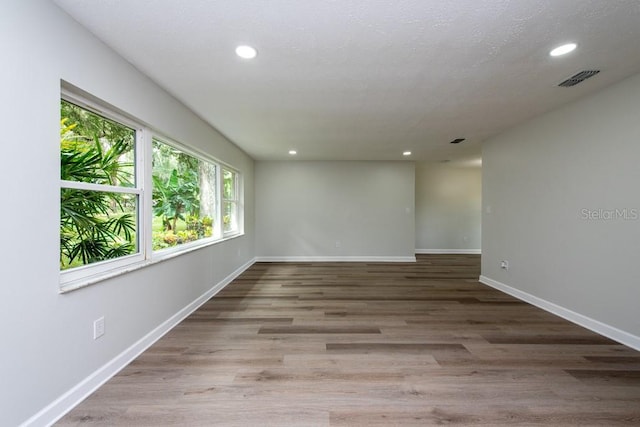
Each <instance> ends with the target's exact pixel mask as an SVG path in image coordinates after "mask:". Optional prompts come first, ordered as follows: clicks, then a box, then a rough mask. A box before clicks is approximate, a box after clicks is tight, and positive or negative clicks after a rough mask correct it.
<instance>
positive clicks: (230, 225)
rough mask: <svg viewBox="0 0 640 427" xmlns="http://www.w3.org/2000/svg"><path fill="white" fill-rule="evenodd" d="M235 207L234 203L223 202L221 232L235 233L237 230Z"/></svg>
mask: <svg viewBox="0 0 640 427" xmlns="http://www.w3.org/2000/svg"><path fill="white" fill-rule="evenodd" d="M237 217H238V215H237V205H236V203H235V202H226V201H225V202H224V203H223V206H222V223H223V231H224V232H225V233H226V232H228V231H235V230H236V229H237V228H238V224H237Z"/></svg>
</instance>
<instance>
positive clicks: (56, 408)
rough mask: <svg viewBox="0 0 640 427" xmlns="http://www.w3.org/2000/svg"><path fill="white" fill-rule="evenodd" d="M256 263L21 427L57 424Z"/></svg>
mask: <svg viewBox="0 0 640 427" xmlns="http://www.w3.org/2000/svg"><path fill="white" fill-rule="evenodd" d="M254 263H255V258H254V259H252V260H250V261H249V262H247V263H246V264H244V265H242V266H240V267H239V268H238V269H237V270H235V271H234V272H232V273H231V274H229V275H228V276H227V277H225V278H224V279H223V280H222V281H220V282H218V283H216V284H215V285H214V286H213V287H212V288H211V289H209V290H208V291H207V292H205V293H204V294H202V295H201V296H200V297H198V298H196V299H195V300H194V301H193V302H191V303H190V304H189V305H187V306H186V307H184V308H183V309H182V310H180V311H179V312H177V313H176V314H174V315H173V316H171V317H170V318H169V319H167V320H166V321H164V322H163V323H161V324H160V325H159V326H158V327H157V328H155V329H154V330H152V331H151V332H149V333H148V334H147V335H145V336H144V337H142V338H141V339H139V340H138V341H137V342H136V343H134V344H133V345H132V346H131V347H129V348H128V349H126V350H125V351H123V352H122V353H120V354H119V355H117V356H116V357H115V358H113V359H112V360H111V361H109V362H107V363H106V364H105V365H103V366H102V367H101V368H99V369H98V370H97V371H95V372H94V373H92V374H91V375H89V376H88V377H87V378H85V379H84V380H82V381H81V382H79V383H78V384H76V385H75V386H74V387H73V388H71V389H70V390H69V391H67V392H66V393H64V394H63V395H62V396H60V397H59V398H58V399H56V400H55V401H53V402H52V403H50V404H49V405H48V406H46V407H45V408H43V409H42V410H40V412H38V413H37V414H35V415H34V416H32V417H31V418H29V419H28V420H27V421H25V422H24V423H23V424H22V425H21V426H22V427H26V426H29V427H32V426H50V425H52V424H53V423H55V422H56V421H58V420H59V419H60V418H62V417H63V416H64V415H65V414H66V413H67V412H69V411H71V410H72V409H73V408H74V407H76V406H77V405H78V404H79V403H80V402H82V401H83V400H84V399H86V398H87V397H88V396H89V395H91V393H93V392H94V391H96V390H97V389H98V388H99V387H100V386H101V385H103V384H104V383H106V382H107V381H108V380H109V379H111V378H112V377H113V376H114V375H116V374H117V373H118V372H120V371H121V370H122V369H123V368H124V367H126V366H127V365H128V364H129V363H131V361H133V360H134V359H135V358H136V357H138V356H139V355H140V354H141V353H142V352H143V351H145V350H146V349H148V348H149V347H151V345H153V344H154V343H155V342H156V341H158V340H159V339H160V338H162V336H164V335H165V334H166V333H167V332H169V331H170V330H171V329H172V328H173V327H175V326H176V325H177V324H178V323H180V322H181V321H183V320H184V319H185V318H186V317H187V316H189V315H190V314H191V313H193V312H194V311H196V310H197V309H198V308H199V307H200V306H201V305H202V304H204V303H205V302H207V301H208V300H209V299H210V298H211V297H212V296H214V295H215V294H217V293H218V292H220V291H221V290H222V289H223V288H224V287H225V286H227V285H228V284H229V283H231V282H232V281H233V279H235V278H236V277H238V276H239V275H240V274H242V272H244V271H245V270H246V269H247V268H249V267H251V266H252V265H253V264H254Z"/></svg>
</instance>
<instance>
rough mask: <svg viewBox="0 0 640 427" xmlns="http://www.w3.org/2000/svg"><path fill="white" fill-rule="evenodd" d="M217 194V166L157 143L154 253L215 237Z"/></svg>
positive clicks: (154, 175) (154, 149) (154, 155)
mask: <svg viewBox="0 0 640 427" xmlns="http://www.w3.org/2000/svg"><path fill="white" fill-rule="evenodd" d="M217 193H218V192H217V187H216V165H215V164H213V163H211V162H208V161H206V160H203V159H200V158H197V157H194V156H192V155H189V154H187V153H185V152H183V151H181V150H178V149H177V148H174V147H172V146H171V145H168V144H166V143H163V142H161V141H159V140H157V139H154V140H153V215H154V219H153V250H160V249H165V248H169V247H172V246H177V245H182V244H185V243H189V242H193V241H196V240H200V239H206V238H209V237H213V236H214V230H215V228H214V227H215V218H216V216H217V215H216V209H217V203H216V201H217V197H216V195H217ZM215 234H216V235H217V234H218V233H215Z"/></svg>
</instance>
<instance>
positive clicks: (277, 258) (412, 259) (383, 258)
mask: <svg viewBox="0 0 640 427" xmlns="http://www.w3.org/2000/svg"><path fill="white" fill-rule="evenodd" d="M256 262H416V257H415V256H259V257H256Z"/></svg>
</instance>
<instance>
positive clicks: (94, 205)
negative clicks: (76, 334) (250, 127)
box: [60, 91, 242, 291]
mask: <svg viewBox="0 0 640 427" xmlns="http://www.w3.org/2000/svg"><path fill="white" fill-rule="evenodd" d="M63 97H64V98H63V99H61V101H60V118H61V120H60V271H61V289H62V290H63V291H64V290H70V289H75V288H76V287H81V286H84V285H86V284H88V283H91V282H95V281H98V280H101V279H102V278H106V277H110V276H111V275H113V274H119V273H120V272H123V271H126V270H129V269H131V266H132V265H144V263H145V261H153V260H154V259H156V260H157V259H162V258H163V257H164V256H173V254H174V253H175V252H180V251H187V250H189V249H190V248H193V247H197V246H198V245H204V244H207V243H209V242H214V241H216V240H219V239H221V238H222V237H223V236H225V237H226V236H231V235H234V234H237V233H239V231H240V230H241V228H242V227H240V226H239V224H238V218H239V211H238V209H239V204H238V203H239V202H238V194H239V174H238V173H237V172H233V171H230V170H227V169H224V170H223V169H222V167H220V165H219V164H217V163H216V162H213V161H209V160H205V159H204V158H202V157H200V156H195V155H192V154H189V153H187V151H188V150H187V149H185V150H182V149H178V148H176V147H177V146H179V144H175V146H174V145H171V144H167V143H165V142H163V141H160V140H158V139H156V138H152V135H153V134H152V131H151V130H149V129H148V128H146V127H144V126H141V125H139V124H137V123H136V122H135V121H132V120H130V119H127V118H124V117H121V116H120V115H118V114H116V113H113V112H110V111H108V110H107V109H103V108H100V109H98V108H95V106H94V104H93V102H90V101H87V100H86V99H83V98H82V97H79V96H75V95H73V94H71V93H67V92H65V91H63ZM97 111H106V112H104V113H103V112H101V113H98V112H97ZM221 195H222V196H223V197H222V198H221V197H220V196H221ZM134 268H137V267H134Z"/></svg>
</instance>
